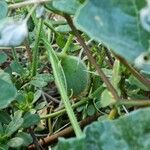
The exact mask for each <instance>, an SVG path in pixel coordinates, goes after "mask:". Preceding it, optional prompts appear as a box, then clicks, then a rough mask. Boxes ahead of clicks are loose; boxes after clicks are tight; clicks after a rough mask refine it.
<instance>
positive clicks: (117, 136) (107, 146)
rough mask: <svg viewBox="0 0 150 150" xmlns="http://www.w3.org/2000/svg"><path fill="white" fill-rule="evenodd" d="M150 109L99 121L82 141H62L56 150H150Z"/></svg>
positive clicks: (72, 139)
mask: <svg viewBox="0 0 150 150" xmlns="http://www.w3.org/2000/svg"><path fill="white" fill-rule="evenodd" d="M149 114H150V108H145V109H139V110H137V111H134V112H132V113H130V114H129V115H125V116H123V117H120V118H119V119H117V120H114V121H111V120H104V121H97V122H94V123H92V124H91V125H89V126H88V127H87V128H86V129H85V130H84V132H85V134H86V137H85V138H83V139H82V140H81V139H78V138H71V139H69V140H68V139H67V140H65V139H60V142H59V143H58V145H57V147H56V150H61V149H65V150H78V149H80V150H85V149H86V150H101V149H102V150H116V149H127V150H131V149H132V150H137V149H143V150H149V147H150V139H149V138H148V137H149V136H150V127H149V124H150V115H149Z"/></svg>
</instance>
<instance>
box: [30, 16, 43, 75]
mask: <svg viewBox="0 0 150 150" xmlns="http://www.w3.org/2000/svg"><path fill="white" fill-rule="evenodd" d="M42 24H43V20H42V19H39V23H38V27H37V34H36V40H35V46H34V48H33V59H32V68H31V76H32V77H33V76H35V75H36V71H37V66H38V53H39V47H38V45H39V41H40V33H41V29H42Z"/></svg>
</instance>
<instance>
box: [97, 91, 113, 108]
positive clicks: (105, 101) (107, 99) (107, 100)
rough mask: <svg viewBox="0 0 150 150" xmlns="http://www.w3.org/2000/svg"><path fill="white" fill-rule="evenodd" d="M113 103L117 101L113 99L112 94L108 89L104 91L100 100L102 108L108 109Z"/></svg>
mask: <svg viewBox="0 0 150 150" xmlns="http://www.w3.org/2000/svg"><path fill="white" fill-rule="evenodd" d="M113 102H115V100H114V99H113V97H112V95H111V93H110V92H109V91H108V90H107V89H106V90H104V91H103V93H102V95H101V98H100V103H101V107H106V106H108V105H110V104H111V103H113Z"/></svg>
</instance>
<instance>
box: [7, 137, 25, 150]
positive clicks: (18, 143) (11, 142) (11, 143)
mask: <svg viewBox="0 0 150 150" xmlns="http://www.w3.org/2000/svg"><path fill="white" fill-rule="evenodd" d="M23 142H24V141H23V139H22V138H20V137H15V138H12V139H10V140H9V142H8V145H9V147H12V148H17V147H20V146H21V145H22V144H23Z"/></svg>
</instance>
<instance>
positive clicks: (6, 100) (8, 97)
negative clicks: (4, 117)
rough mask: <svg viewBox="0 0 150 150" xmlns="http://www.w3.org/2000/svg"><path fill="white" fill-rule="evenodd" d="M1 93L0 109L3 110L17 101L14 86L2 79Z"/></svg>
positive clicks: (0, 81)
mask: <svg viewBox="0 0 150 150" xmlns="http://www.w3.org/2000/svg"><path fill="white" fill-rule="evenodd" d="M0 91H1V94H0V109H3V108H6V107H7V106H8V105H9V104H10V103H11V102H12V101H14V100H15V97H16V95H17V90H16V88H15V87H14V86H13V85H12V84H10V83H8V82H6V81H4V80H2V79H0Z"/></svg>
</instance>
